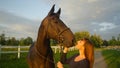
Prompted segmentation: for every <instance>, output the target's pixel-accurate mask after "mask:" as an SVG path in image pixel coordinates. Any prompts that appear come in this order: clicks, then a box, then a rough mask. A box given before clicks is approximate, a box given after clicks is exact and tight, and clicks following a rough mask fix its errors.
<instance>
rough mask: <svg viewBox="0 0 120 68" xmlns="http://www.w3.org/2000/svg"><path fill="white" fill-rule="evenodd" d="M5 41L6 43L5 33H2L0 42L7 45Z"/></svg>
mask: <svg viewBox="0 0 120 68" xmlns="http://www.w3.org/2000/svg"><path fill="white" fill-rule="evenodd" d="M5 43H6V40H5V34H1V35H0V44H1V45H5Z"/></svg>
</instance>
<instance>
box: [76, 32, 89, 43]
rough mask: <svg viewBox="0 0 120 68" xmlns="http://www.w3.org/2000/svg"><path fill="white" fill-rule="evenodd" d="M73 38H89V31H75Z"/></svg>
mask: <svg viewBox="0 0 120 68" xmlns="http://www.w3.org/2000/svg"><path fill="white" fill-rule="evenodd" d="M74 35H75V39H76V41H78V40H80V39H81V38H84V37H86V38H90V33H89V32H88V31H81V32H76V33H75V34H74Z"/></svg>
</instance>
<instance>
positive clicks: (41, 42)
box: [35, 27, 50, 55]
mask: <svg viewBox="0 0 120 68" xmlns="http://www.w3.org/2000/svg"><path fill="white" fill-rule="evenodd" d="M35 47H36V49H37V50H38V51H39V52H40V53H42V54H43V55H46V53H47V52H48V50H49V48H50V39H48V38H47V33H46V30H45V29H42V28H41V27H40V29H39V31H38V38H37V41H36V44H35Z"/></svg>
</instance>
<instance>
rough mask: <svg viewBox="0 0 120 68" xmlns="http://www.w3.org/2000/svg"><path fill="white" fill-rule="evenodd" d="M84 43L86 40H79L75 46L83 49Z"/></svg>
mask: <svg viewBox="0 0 120 68" xmlns="http://www.w3.org/2000/svg"><path fill="white" fill-rule="evenodd" d="M84 43H85V41H84V40H79V41H77V44H76V46H75V47H76V48H77V49H81V48H83V47H84Z"/></svg>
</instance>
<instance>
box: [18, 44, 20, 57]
mask: <svg viewBox="0 0 120 68" xmlns="http://www.w3.org/2000/svg"><path fill="white" fill-rule="evenodd" d="M19 58H20V45H18V59H19Z"/></svg>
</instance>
